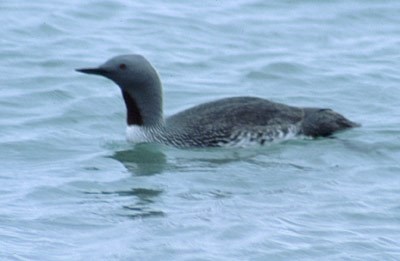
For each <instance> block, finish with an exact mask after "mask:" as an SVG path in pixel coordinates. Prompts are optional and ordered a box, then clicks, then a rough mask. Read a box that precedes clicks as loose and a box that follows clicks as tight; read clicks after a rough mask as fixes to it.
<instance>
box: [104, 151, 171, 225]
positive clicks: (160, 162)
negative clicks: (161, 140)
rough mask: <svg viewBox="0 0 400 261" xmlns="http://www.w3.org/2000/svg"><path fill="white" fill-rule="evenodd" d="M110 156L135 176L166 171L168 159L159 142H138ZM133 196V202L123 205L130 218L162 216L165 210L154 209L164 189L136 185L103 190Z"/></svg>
mask: <svg viewBox="0 0 400 261" xmlns="http://www.w3.org/2000/svg"><path fill="white" fill-rule="evenodd" d="M110 158H112V159H115V160H117V161H119V162H121V163H122V164H123V165H124V167H125V168H126V169H127V170H128V171H129V172H130V173H131V174H132V175H133V176H152V175H156V174H161V173H162V172H163V171H164V168H165V166H166V163H167V160H166V156H165V154H164V153H163V152H162V147H161V146H159V145H157V144H137V145H135V146H134V147H131V148H129V149H124V150H119V151H116V152H115V153H114V154H113V155H112V156H110ZM105 193H109V194H117V195H118V196H121V197H132V198H133V199H134V200H133V201H132V204H129V205H125V206H123V216H127V217H129V218H148V217H162V216H164V215H165V214H164V212H163V211H160V210H156V209H154V206H153V205H154V204H155V203H157V198H159V197H160V196H161V195H162V194H163V190H161V189H158V188H157V189H156V188H148V187H143V186H139V187H135V188H132V189H128V190H120V191H114V192H102V194H105Z"/></svg>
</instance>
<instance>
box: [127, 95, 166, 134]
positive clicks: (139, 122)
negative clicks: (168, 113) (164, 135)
mask: <svg viewBox="0 0 400 261" xmlns="http://www.w3.org/2000/svg"><path fill="white" fill-rule="evenodd" d="M122 96H123V98H124V101H125V105H126V110H127V115H126V123H127V124H128V126H143V127H157V126H162V125H163V124H164V118H163V111H162V97H161V94H159V95H157V94H156V95H140V94H134V93H130V92H128V91H124V90H123V91H122Z"/></svg>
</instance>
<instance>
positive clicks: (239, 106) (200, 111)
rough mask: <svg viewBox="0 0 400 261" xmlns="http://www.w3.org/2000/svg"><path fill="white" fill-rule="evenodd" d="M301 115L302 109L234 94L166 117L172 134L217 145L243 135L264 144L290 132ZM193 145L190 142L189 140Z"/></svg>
mask: <svg viewBox="0 0 400 261" xmlns="http://www.w3.org/2000/svg"><path fill="white" fill-rule="evenodd" d="M302 119H303V110H302V109H300V108H296V107H291V106H287V105H284V104H280V103H275V102H271V101H268V100H265V99H261V98H254V97H233V98H225V99H220V100H217V101H212V102H208V103H203V104H201V105H198V106H195V107H192V108H189V109H187V110H184V111H182V112H180V113H177V114H175V115H173V116H171V117H169V118H167V120H166V127H167V129H169V130H170V131H171V130H172V133H173V136H175V137H182V138H183V139H185V140H191V141H193V142H194V143H196V145H197V146H199V143H204V144H206V146H213V145H215V146H220V145H223V144H226V143H231V142H233V143H234V144H236V143H238V142H241V140H243V139H244V138H246V139H248V140H249V141H254V142H257V143H261V144H263V143H264V142H265V141H266V140H268V141H270V140H272V139H274V138H276V137H278V136H279V135H284V134H287V133H289V131H290V130H291V128H293V126H295V125H298V124H299V123H300V122H301V120H302ZM191 145H192V144H191Z"/></svg>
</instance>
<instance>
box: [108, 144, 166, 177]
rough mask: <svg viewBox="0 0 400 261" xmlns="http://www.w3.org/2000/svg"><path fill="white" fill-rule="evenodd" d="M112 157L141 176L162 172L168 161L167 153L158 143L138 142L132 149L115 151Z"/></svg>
mask: <svg viewBox="0 0 400 261" xmlns="http://www.w3.org/2000/svg"><path fill="white" fill-rule="evenodd" d="M111 158H113V159H115V160H118V161H119V162H121V163H122V164H123V165H124V166H125V167H126V169H127V170H129V171H130V172H131V173H132V174H134V175H139V176H146V175H154V174H159V173H162V172H163V170H164V168H165V165H166V162H167V160H166V157H165V154H164V153H163V152H162V151H161V147H160V146H159V145H157V144H138V145H136V146H135V147H134V148H132V149H128V150H121V151H117V152H115V153H114V155H112V156H111Z"/></svg>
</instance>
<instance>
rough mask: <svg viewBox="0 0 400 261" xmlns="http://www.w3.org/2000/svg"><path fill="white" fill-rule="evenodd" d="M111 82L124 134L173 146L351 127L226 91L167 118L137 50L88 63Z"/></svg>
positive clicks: (319, 112)
mask: <svg viewBox="0 0 400 261" xmlns="http://www.w3.org/2000/svg"><path fill="white" fill-rule="evenodd" d="M78 71H81V72H84V73H91V74H100V75H103V76H106V77H107V78H110V79H111V80H113V81H114V82H116V83H117V84H118V85H119V86H120V88H121V90H122V94H123V97H124V101H125V105H126V108H127V123H128V128H127V138H128V140H130V141H133V142H157V143H162V144H167V145H172V146H176V147H220V146H246V145H252V144H261V145H263V144H265V143H266V142H271V141H274V140H278V139H285V138H290V137H294V136H298V135H304V136H311V137H318V136H329V135H331V134H332V133H334V132H336V131H340V130H343V129H347V128H351V127H356V126H357V124H356V123H353V122H351V121H349V120H347V119H346V118H345V117H343V116H342V115H340V114H338V113H336V112H334V111H332V110H330V109H319V108H300V107H293V106H288V105H284V104H280V103H275V102H272V101H269V100H266V99H262V98H256V97H231V98H225V99H220V100H216V101H212V102H208V103H203V104H200V105H197V106H195V107H192V108H189V109H187V110H184V111H182V112H179V113H177V114H175V115H172V116H170V117H168V118H164V116H163V112H162V90H161V82H160V80H159V77H158V74H157V73H156V71H155V69H154V68H153V67H152V66H151V64H150V63H149V62H148V61H147V60H146V59H145V58H143V57H142V56H140V55H124V56H117V57H115V58H112V59H111V60H109V61H108V62H106V63H105V64H104V65H102V66H100V67H99V68H94V69H80V70H78Z"/></svg>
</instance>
